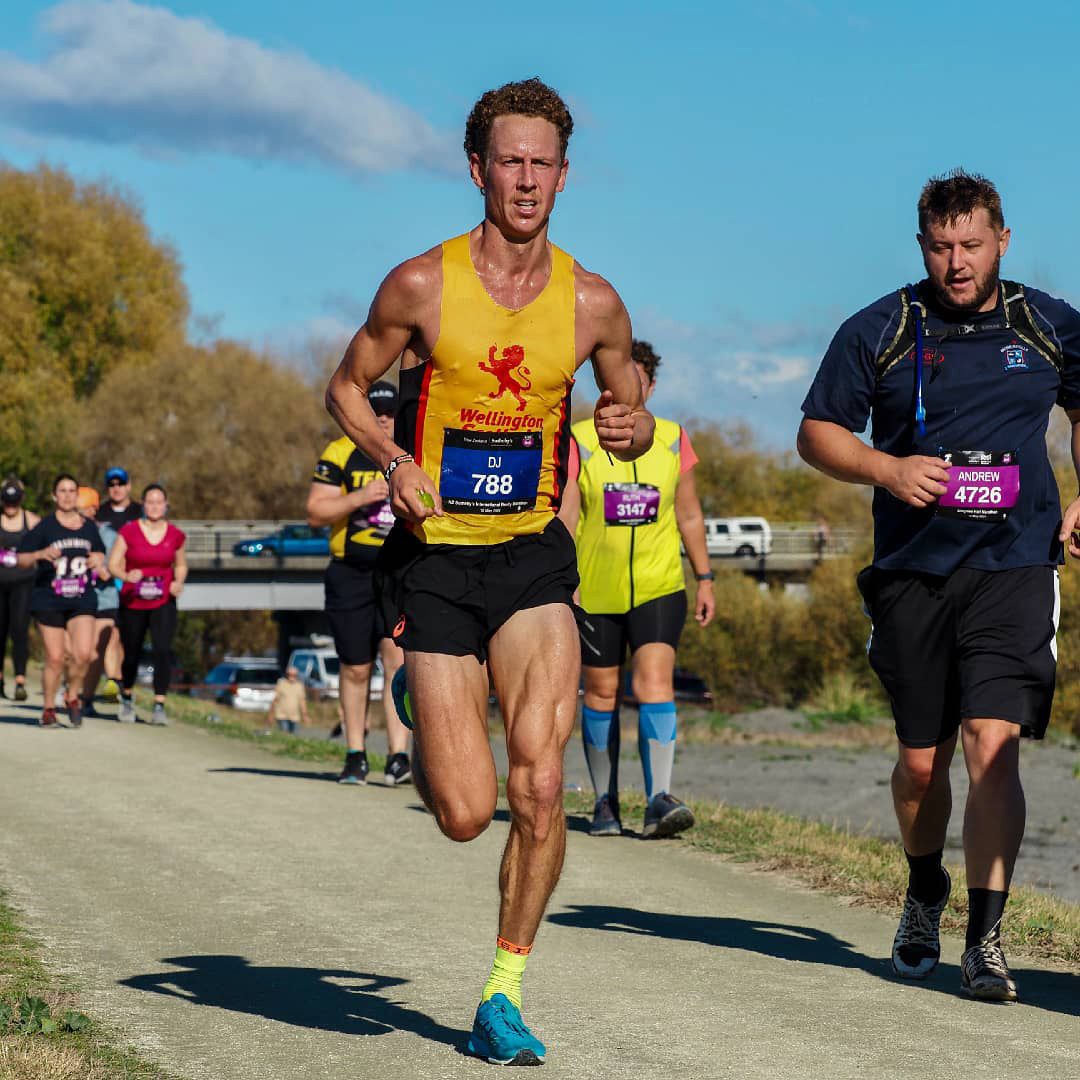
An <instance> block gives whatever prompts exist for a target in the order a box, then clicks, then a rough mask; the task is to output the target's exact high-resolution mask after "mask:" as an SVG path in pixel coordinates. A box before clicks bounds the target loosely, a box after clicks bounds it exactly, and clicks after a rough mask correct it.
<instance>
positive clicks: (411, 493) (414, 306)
mask: <svg viewBox="0 0 1080 1080" xmlns="http://www.w3.org/2000/svg"><path fill="white" fill-rule="evenodd" d="M437 253H438V249H434V250H433V251H429V252H427V253H425V254H424V255H419V256H417V257H416V258H415V259H409V260H408V261H407V262H404V263H402V264H401V265H400V266H398V267H395V268H394V269H393V270H391V271H390V273H389V274H388V275H387V277H386V279H385V280H384V281H383V283H382V285H380V286H379V291H378V292H377V293H376V294H375V299H374V301H373V302H372V304H371V310H370V311H369V312H368V317H367V322H365V323H364V325H363V326H362V327H360V329H359V330H358V331H357V333H356V335H355V336H354V337H353V339H352V341H350V342H349V346H348V348H347V349H346V350H345V355H344V357H343V358H342V361H341V363H340V364H339V365H338V369H337V371H335V372H334V374H333V376H332V377H331V379H330V385H329V386H328V387H327V388H326V407H327V409H328V410H329V412H330V415H331V416H333V418H334V419H335V420H336V421H337V422H338V424H339V425H340V427H341V429H342V431H344V432H345V434H346V435H348V436H349V438H350V439H352V441H353V442H354V443H356V445H357V446H358V447H359V448H360V449H361V450H363V451H364V453H366V454H367V455H368V456H369V457H371V458H373V459H374V461H375V463H376V464H377V465H378V466H379V468H380V469H386V467H387V466H388V465H389V464H390V462H391V461H393V460H394V459H395V458H398V457H401V456H402V455H403V454H405V453H406V452H407V451H405V450H404V449H402V447H400V446H398V444H397V443H396V442H394V440H393V439H392V438H390V436H389V435H385V434H383V431H382V429H381V428H380V427H379V425H378V422H377V421H376V419H375V413H374V412H373V411H372V408H371V405H370V403H369V402H368V399H367V392H368V390H369V389H370V388H371V384H372V383H374V382H375V381H376V380H378V379H380V378H381V377H382V376H383V375H385V374H386V372H387V371H388V370H389V369H390V367H391V365H392V364H393V363H394V361H395V360H397V358H398V357H399V356H400V355H401V354H402V353H403V352H404V351H405V350H406V349H407V348H408V347H409V346H410V344H413V343H416V342H417V341H418V340H420V341H422V338H423V324H424V321H425V317H430V309H431V307H432V305H434V306H435V307H436V308H437V307H438V304H439V295H440V292H441V288H442V270H441V265H442V264H441V262H440V261H439V256H438V254H437ZM421 492H423V493H426V495H427V497H428V499H429V500H430V503H429V504H427V505H426V504H425V502H424V501H423V500H422V499H421ZM390 496H391V497H390V501H391V504H392V506H393V508H394V512H395V514H397V515H398V516H399V517H403V518H406V519H407V520H410V521H422V520H423V519H424V518H426V517H430V516H431V515H432V514H440V515H441V514H442V503H441V501H440V499H439V493H438V491H437V490H436V488H435V485H434V484H433V483H432V482H431V480H430V479H429V478H428V476H427V474H426V473H424V471H423V470H422V469H420V468H419V467H417V466H416V465H413V464H410V463H405V464H403V465H401V466H399V467H398V468H397V469H395V471H394V473H393V475H392V477H391V483H390Z"/></svg>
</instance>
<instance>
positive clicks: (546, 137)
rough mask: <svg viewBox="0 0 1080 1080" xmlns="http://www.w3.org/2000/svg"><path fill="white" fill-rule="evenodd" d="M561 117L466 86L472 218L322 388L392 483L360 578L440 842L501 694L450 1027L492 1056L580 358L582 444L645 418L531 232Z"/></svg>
mask: <svg viewBox="0 0 1080 1080" xmlns="http://www.w3.org/2000/svg"><path fill="white" fill-rule="evenodd" d="M572 129H573V120H572V119H571V117H570V112H569V110H568V109H567V107H566V104H565V102H563V100H562V99H561V98H560V97H559V95H558V94H556V93H555V91H554V90H552V89H551V87H549V86H545V85H544V84H543V83H541V82H540V81H539V80H538V79H528V80H526V81H524V82H519V83H508V84H507V85H506V86H502V87H500V88H499V89H497V90H491V91H488V92H487V93H486V94H484V95H483V96H482V97H481V98H480V100H479V101H478V102H477V103H476V105H475V106H474V108H473V111H472V114H471V115H470V117H469V119H468V121H467V122H466V125H465V152H466V155H467V157H468V161H469V172H470V175H471V177H472V182H473V184H474V185H475V187H476V188H477V190H478V191H479V193H480V194H481V196H482V197H483V207H484V220H483V221H482V222H481V223H480V224H479V225H477V226H476V227H475V228H473V229H472V230H471V231H469V232H468V233H465V234H463V235H461V236H458V237H455V238H453V239H451V240H447V241H446V242H444V243H442V244H439V245H438V246H437V247H433V248H431V249H430V250H429V251H427V252H425V253H423V254H421V255H418V256H416V257H415V258H412V259H408V260H407V261H406V262H404V263H402V264H401V265H400V266H398V267H397V268H396V269H394V270H392V271H391V272H390V274H389V275H388V276H387V277H386V279H385V280H384V281H383V283H382V285H381V286H380V287H379V291H378V294H377V295H376V297H375V300H374V302H373V303H372V305H371V310H370V312H369V314H368V318H367V321H366V323H365V324H364V326H363V327H361V329H360V330H359V331H358V332H357V334H356V336H355V337H354V338H353V340H352V342H351V343H350V344H349V347H348V350H347V351H346V353H345V357H344V359H343V360H342V363H341V366H340V367H339V368H338V370H337V371H336V372H335V374H334V377H333V379H332V380H331V382H330V386H329V388H328V390H327V404H328V406H329V408H330V411H331V413H332V414H333V416H334V418H335V419H336V420H337V421H338V423H339V424H341V426H342V428H343V430H344V431H345V433H346V434H347V435H348V436H349V437H350V438H351V439H353V441H354V442H355V443H356V444H357V445H358V446H360V447H362V448H363V449H364V450H365V451H366V452H367V453H369V454H370V455H371V456H372V457H373V458H374V459H375V460H376V461H377V462H378V464H379V466H380V467H381V468H382V469H383V470H384V474H385V476H386V479H387V481H388V483H389V486H390V501H391V504H392V506H393V508H394V513H395V515H396V516H397V518H398V522H397V524H396V525H395V526H394V528H393V531H392V533H391V535H390V537H389V538H388V539H387V541H386V545H385V547H384V549H383V551H382V553H381V555H380V558H379V566H378V570H377V573H376V581H377V585H378V588H379V590H380V596H381V602H382V605H383V609H384V614H385V615H387V616H389V619H388V622H389V621H390V620H391V619H392V620H393V625H394V636H395V640H397V641H398V642H399V643H400V644H401V646H402V648H403V649H404V651H405V657H406V660H405V669H406V672H407V673H408V674H407V681H408V691H409V695H410V698H411V702H412V714H411V716H412V720H413V728H414V737H413V743H414V750H413V761H412V765H413V781H414V783H415V784H416V787H417V791H418V792H419V793H420V795H421V797H422V798H423V799H424V802H425V803H426V804H427V806H428V808H429V809H430V810H431V812H432V815H433V816H434V818H435V820H436V821H437V822H438V825H439V828H440V829H442V831H443V832H444V833H445V834H446V835H447V836H449V837H451V838H453V839H455V840H459V841H464V840H471V839H473V837H475V836H477V835H479V834H480V833H481V832H483V831H484V829H486V828H487V826H488V824H489V823H490V822H491V819H492V817H493V816H494V814H495V807H496V800H497V798H498V793H499V784H498V776H497V773H496V768H495V761H494V759H493V757H492V754H491V745H490V740H489V737H488V716H487V702H488V692H489V683H488V678H489V675H490V678H491V683H492V684H493V685H494V689H495V692H496V694H497V695H498V698H499V702H500V705H501V707H502V710H503V714H504V718H505V726H506V749H507V756H508V759H509V766H508V775H507V781H506V797H507V801H508V803H509V805H510V835H509V838H508V840H507V844H506V848H505V850H504V853H503V863H502V868H501V872H500V875H499V888H500V892H501V894H502V902H501V905H500V909H499V930H498V939H497V941H496V949H495V961H494V964H493V965H492V970H491V976H490V977H489V979H488V982H487V984H486V985H485V986H484V989H483V990H482V991H481V996H480V1005H479V1007H478V1008H477V1014H476V1021H475V1023H474V1026H473V1031H472V1035H471V1036H470V1039H469V1043H468V1049H469V1051H470V1052H471V1053H473V1054H476V1055H478V1056H480V1057H484V1058H486V1059H487V1060H489V1061H494V1062H498V1063H500V1064H511V1063H512V1064H515V1065H536V1064H539V1063H540V1062H542V1061H543V1060H544V1056H545V1054H546V1050H545V1047H544V1044H543V1043H542V1042H541V1041H540V1040H539V1039H537V1038H536V1037H535V1036H533V1035H532V1034H531V1033H530V1032H529V1030H528V1028H527V1027H526V1025H525V1023H524V1021H523V1020H522V1018H521V1014H520V1011H519V1010H520V1007H521V977H522V973H523V971H524V968H525V958H526V956H527V955H528V954H529V952H530V950H531V949H532V947H533V944H534V940H535V937H536V933H537V930H538V928H539V927H540V925H541V921H542V918H543V914H544V909H545V908H546V906H547V902H548V898H549V897H550V896H551V891H552V889H553V888H554V887H555V882H556V881H557V880H558V878H559V873H560V871H561V869H562V861H563V854H564V852H565V845H566V819H565V816H564V814H563V806H562V799H563V792H562V786H563V785H562V770H563V753H564V750H565V747H566V742H567V740H568V739H569V737H570V733H571V732H572V731H573V729H574V725H575V719H576V713H577V684H578V677H579V668H580V665H579V661H580V646H579V644H578V635H577V626H576V623H575V621H574V615H573V609H572V606H571V597H572V595H573V591H574V589H575V588H576V586H577V582H578V575H577V565H576V558H575V551H574V545H573V541H572V539H571V537H570V535H569V534H568V533H567V531H566V528H565V527H564V526H563V524H562V522H561V521H559V520H558V519H557V518H556V514H557V513H558V509H559V504H560V502H561V499H562V492H563V487H564V485H565V482H566V467H567V456H568V454H569V423H568V420H569V413H570V409H569V397H570V390H571V387H572V386H573V384H574V379H575V373H576V372H577V370H578V368H579V367H580V366H581V365H582V364H583V363H585V362H586V361H591V362H592V366H593V370H594V372H595V374H596V378H597V382H598V384H599V385H600V388H601V391H602V392H601V396H600V399H599V401H598V402H597V405H596V408H595V410H594V413H593V416H594V423H595V424H596V428H597V435H598V442H599V446H600V449H601V450H603V451H606V452H610V453H611V454H612V455H613V456H615V457H618V458H620V459H625V460H628V461H629V460H632V459H634V458H636V457H638V456H640V455H641V454H643V453H644V452H645V451H646V450H648V448H649V446H650V444H651V442H652V436H653V418H652V416H651V414H650V413H649V412H648V411H647V410H646V409H645V407H644V404H643V402H642V396H641V384H640V382H639V381H638V378H637V375H636V373H635V371H634V367H633V363H632V361H631V359H630V341H631V336H632V335H631V329H630V319H629V316H628V315H627V313H626V309H625V307H624V306H623V303H622V301H621V300H620V298H619V295H618V293H616V292H615V290H614V289H613V288H612V287H611V285H610V284H609V283H608V282H607V281H605V280H604V279H603V278H602V277H600V276H599V275H598V274H594V273H591V272H590V271H588V270H586V269H585V268H584V267H582V266H581V265H580V264H579V263H578V262H577V261H576V260H575V259H573V258H572V257H571V256H570V255H569V254H567V253H566V252H565V251H562V250H560V249H559V248H558V247H556V246H555V245H554V244H552V243H551V242H550V241H549V240H548V220H549V218H550V215H551V212H552V210H553V209H554V206H555V199H556V196H557V195H558V193H559V192H560V191H562V189H563V186H564V184H565V182H566V175H567V169H568V167H569V165H568V162H567V159H566V145H567V141H568V139H569V137H570V133H571V131H572ZM398 357H401V389H402V409H401V416H400V417H399V421H400V422H399V424H398V425H397V430H396V432H395V435H394V437H393V438H390V437H387V436H386V435H385V434H384V433H383V432H382V431H381V430H380V429H379V428H378V427H377V426H376V417H375V415H374V412H373V408H372V405H373V403H372V401H371V390H372V389H373V387H374V385H375V383H374V381H375V380H376V379H380V378H381V377H382V376H383V374H384V373H385V372H386V371H387V370H389V368H390V366H391V365H392V364H393V363H394V362H395V361H396V360H397V359H398ZM430 887H437V886H436V885H435V883H434V882H432V883H431V884H430ZM455 949H457V950H458V951H460V949H458V943H455Z"/></svg>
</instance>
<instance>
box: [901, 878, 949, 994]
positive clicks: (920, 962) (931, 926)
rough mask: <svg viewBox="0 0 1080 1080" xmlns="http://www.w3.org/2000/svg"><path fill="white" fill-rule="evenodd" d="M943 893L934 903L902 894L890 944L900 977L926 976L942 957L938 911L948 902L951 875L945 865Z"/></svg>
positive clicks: (916, 977)
mask: <svg viewBox="0 0 1080 1080" xmlns="http://www.w3.org/2000/svg"><path fill="white" fill-rule="evenodd" d="M941 872H942V873H943V874H944V875H945V895H944V896H942V898H941V899H940V900H939V901H938V902H937V903H936V904H924V903H922V901H920V900H916V899H915V897H914V896H912V895H911V893H908V894H907V895H906V896H905V897H904V910H903V911H902V912H901V913H900V925H899V926H898V927H897V928H896V937H895V938H894V939H893V946H892V967H893V971H895V972H896V974H897V975H899V976H900V978H902V979H925V978H926V977H927V975H929V974H930V972H932V971H933V970H934V968H936V967H937V965H938V960H940V959H941V933H940V931H939V927H940V925H941V913H942V912H943V911H944V910H945V905H946V904H947V903H948V902H949V893H950V892H952V878H950V877H949V871H948V870H946V869H945V868H944V867H942V868H941Z"/></svg>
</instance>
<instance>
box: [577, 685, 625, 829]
mask: <svg viewBox="0 0 1080 1080" xmlns="http://www.w3.org/2000/svg"><path fill="white" fill-rule="evenodd" d="M582 675H583V676H584V681H585V698H584V701H583V703H582V705H583V708H582V716H581V729H582V737H583V741H584V743H585V762H586V764H587V765H588V767H589V778H590V779H591V780H592V785H593V790H594V792H595V793H596V799H597V801H599V800H600V799H601V798H602V797H603V796H604V795H607V797H608V800H609V802H610V803H611V806H612V812H613V815H614V817H615V818H617V817H618V809H617V807H618V801H619V742H620V738H619V737H620V731H619V700H620V698H621V696H622V695H621V694H620V687H621V683H622V668H621V667H620V666H618V665H616V666H614V667H589V666H588V665H585V666H583V667H582ZM611 831H612V833H615V832H617V831H618V830H617V829H616V828H615V825H612V827H611Z"/></svg>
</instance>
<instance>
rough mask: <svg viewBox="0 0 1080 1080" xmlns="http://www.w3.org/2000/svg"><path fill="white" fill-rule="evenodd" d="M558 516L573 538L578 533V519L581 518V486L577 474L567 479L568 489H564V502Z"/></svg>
mask: <svg viewBox="0 0 1080 1080" xmlns="http://www.w3.org/2000/svg"><path fill="white" fill-rule="evenodd" d="M556 516H557V517H558V519H559V520H560V521H561V522H562V523H563V524H564V525H565V526H566V531H567V532H568V533H569V534H570V536H571V537H573V536H574V534H575V533H576V532H577V523H578V518H579V517H580V516H581V486H580V484H578V478H577V475H576V474H571V475H569V476H567V478H566V487H564V488H563V493H562V501H561V502H560V504H559V513H558V514H557V515H556Z"/></svg>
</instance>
